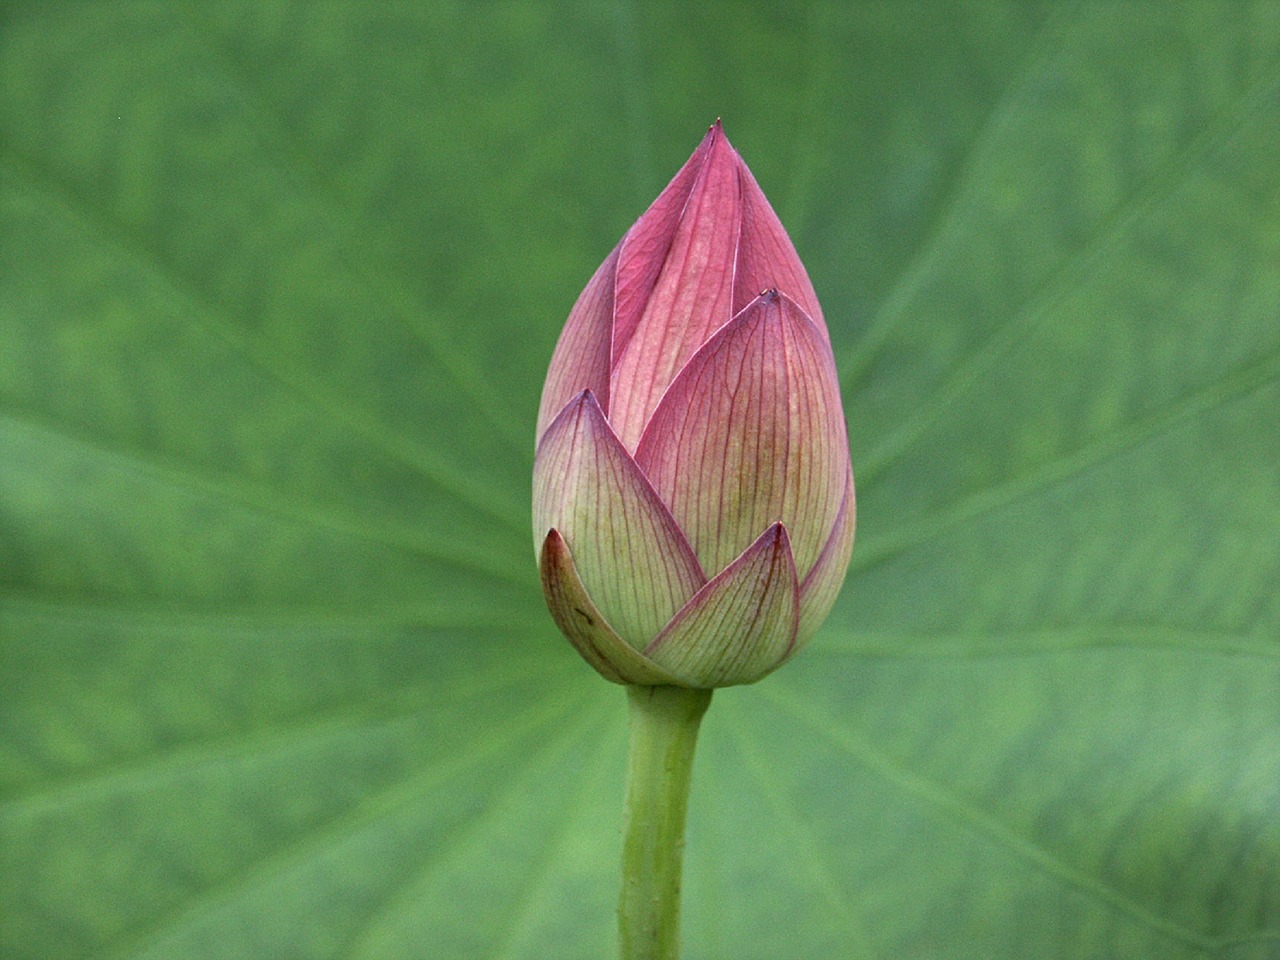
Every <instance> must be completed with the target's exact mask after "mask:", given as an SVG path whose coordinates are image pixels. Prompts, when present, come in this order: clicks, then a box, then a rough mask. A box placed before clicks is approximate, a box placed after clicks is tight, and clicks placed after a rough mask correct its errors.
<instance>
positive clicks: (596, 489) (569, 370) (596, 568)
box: [533, 121, 854, 687]
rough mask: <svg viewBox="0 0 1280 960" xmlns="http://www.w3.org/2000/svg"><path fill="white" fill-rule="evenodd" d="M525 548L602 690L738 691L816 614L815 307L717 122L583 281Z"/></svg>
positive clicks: (548, 412)
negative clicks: (613, 686) (604, 683)
mask: <svg viewBox="0 0 1280 960" xmlns="http://www.w3.org/2000/svg"><path fill="white" fill-rule="evenodd" d="M533 476H534V481H533V518H534V548H535V551H536V553H537V556H538V562H539V567H540V571H541V576H542V587H543V592H544V594H545V596H546V600H547V605H548V607H549V608H550V610H551V614H552V616H553V617H554V618H555V621H556V623H557V625H558V626H559V627H560V629H561V630H562V631H563V632H564V634H565V635H566V636H567V637H568V638H569V640H570V641H571V642H572V643H573V645H574V646H575V647H576V648H577V649H578V651H579V653H581V654H582V656H583V657H584V658H585V659H586V660H587V661H588V662H589V663H590V664H591V665H592V666H593V667H595V668H596V670H598V671H599V672H600V673H601V674H602V675H604V676H605V677H606V678H608V679H610V680H613V681H615V682H619V683H627V684H642V685H652V686H658V685H674V686H683V687H722V686H730V685H733V684H740V683H752V682H754V681H756V680H758V679H760V678H761V677H763V676H764V675H765V674H767V673H769V672H770V671H772V670H774V669H775V668H777V667H778V666H779V665H781V664H782V663H783V662H784V661H786V660H787V659H789V658H790V657H791V656H792V655H793V654H795V653H796V652H797V651H798V650H799V649H800V648H801V647H803V646H804V644H805V643H806V642H807V641H808V639H809V638H810V637H811V636H812V635H813V633H814V631H815V630H816V629H817V628H818V626H819V625H820V624H821V623H822V621H823V620H824V619H825V618H826V616H827V614H828V612H829V611H830V609H831V606H832V604H833V603H834V602H835V598H836V594H837V593H838V592H839V589H840V585H841V583H842V582H843V580H844V575H845V571H846V569H847V568H848V565H849V556H850V552H851V551H852V549H853V530H854V491H853V472H852V469H851V467H850V461H849V446H848V437H847V435H846V432H845V422H844V413H843V411H842V409H841V404H840V392H839V385H838V383H837V380H836V369H835V361H834V358H833V356H832V352H831V344H830V340H829V337H828V334H827V329H826V325H825V323H824V321H823V318H822V311H821V309H820V308H819V306H818V300H817V297H816V296H815V294H814V291H813V286H812V285H811V284H810V282H809V278H808V275H807V274H806V273H805V270H804V267H803V266H802V265H801V263H800V260H799V257H798V256H797V255H796V252H795V249H794V247H792V245H791V241H790V239H789V238H788V237H787V234H786V231H785V230H783V228H782V224H781V223H780V222H779V220H778V217H777V215H776V214H775V213H774V212H773V209H772V208H771V207H770V206H769V202H768V201H767V200H766V199H765V197H764V194H763V193H762V192H761V191H760V187H759V186H758V185H757V184H756V181H755V179H754V178H753V177H752V175H751V172H750V171H749V170H748V169H747V166H746V164H745V163H743V161H742V158H741V157H739V156H738V154H737V152H736V151H735V150H734V149H733V147H732V146H730V144H729V141H728V140H727V139H726V138H725V136H724V132H723V130H722V129H721V127H720V124H719V122H718V121H717V123H716V124H715V125H714V126H712V127H711V129H710V131H709V132H708V133H707V135H706V137H705V139H703V141H702V143H701V144H700V145H699V146H698V149H697V150H696V151H694V154H693V156H692V157H690V159H689V161H688V162H687V163H686V164H685V165H684V167H682V168H681V170H680V172H679V173H677V174H676V176H675V179H673V180H672V181H671V183H670V184H669V185H668V186H667V188H666V189H665V190H663V191H662V193H661V194H660V195H659V196H658V199H657V200H655V201H654V202H653V205H652V206H650V207H649V209H648V210H647V211H646V212H645V213H644V215H643V216H642V217H641V218H640V219H639V220H637V221H636V223H635V224H634V225H633V226H632V227H631V229H630V230H628V231H627V233H626V234H625V235H624V236H623V238H622V240H621V241H620V242H619V244H618V245H617V247H616V248H614V250H613V252H612V253H611V254H610V255H609V256H608V258H607V259H606V260H605V261H604V263H603V264H602V265H601V266H600V268H599V269H598V270H597V271H596V273H595V276H593V277H592V278H591V281H590V282H589V283H588V284H587V287H586V289H585V290H583V292H582V294H581V296H579V298H578V301H577V303H576V304H575V305H574V307H573V310H572V311H571V313H570V314H569V319H568V321H567V323H566V324H565V328H564V331H563V332H562V333H561V335H560V340H559V343H558V344H557V346H556V349H555V353H554V355H553V357H552V360H551V367H550V370H549V371H548V373H547V381H546V385H545V387H544V389H543V394H542V405H541V409H540V411H539V415H538V443H537V450H536V455H535V459H534V473H533Z"/></svg>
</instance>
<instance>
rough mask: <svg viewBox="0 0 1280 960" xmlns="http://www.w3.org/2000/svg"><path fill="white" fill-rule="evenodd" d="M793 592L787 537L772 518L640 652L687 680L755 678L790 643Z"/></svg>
mask: <svg viewBox="0 0 1280 960" xmlns="http://www.w3.org/2000/svg"><path fill="white" fill-rule="evenodd" d="M798 595H799V587H798V585H797V581H796V568H795V562H794V560H793V558H792V556H791V543H790V540H789V539H788V537H787V531H786V528H785V527H784V526H783V525H782V524H780V523H775V524H773V525H772V526H770V527H769V529H767V530H766V531H765V532H764V533H762V534H761V535H760V536H759V538H758V539H757V540H756V541H755V542H754V543H752V544H751V546H750V547H748V548H747V549H746V550H745V551H744V552H743V554H742V555H741V556H740V557H738V558H737V559H736V560H734V561H733V563H731V564H729V566H728V567H726V568H725V569H724V570H723V571H721V572H720V573H719V574H717V575H716V576H715V577H713V578H712V579H711V580H710V581H709V582H708V583H707V585H706V586H705V587H703V588H702V589H701V590H699V591H698V592H697V593H696V594H695V595H694V597H693V599H692V600H690V601H689V602H688V603H687V604H685V606H684V608H683V609H682V610H680V612H679V613H677V614H676V615H675V616H674V617H672V619H671V622H670V623H669V624H667V626H666V627H664V628H663V630H662V633H660V634H659V635H658V636H657V638H656V639H655V640H654V641H653V643H652V644H650V645H649V647H648V649H646V650H645V654H646V655H647V656H648V657H649V658H650V659H651V660H653V661H654V662H655V663H656V664H658V665H659V666H661V667H662V668H663V669H665V670H669V671H671V672H672V673H677V674H679V675H680V676H682V677H684V678H686V680H687V681H688V684H687V685H691V686H695V687H728V686H734V685H736V684H741V683H754V682H755V681H757V680H759V679H760V678H761V677H763V676H765V675H766V674H768V673H770V672H772V671H773V670H774V669H776V668H777V667H778V666H779V664H781V663H782V662H783V661H784V660H785V659H786V658H787V655H788V653H789V652H790V650H791V648H792V647H793V646H794V645H795V637H796V629H797V627H798V624H799V597H798Z"/></svg>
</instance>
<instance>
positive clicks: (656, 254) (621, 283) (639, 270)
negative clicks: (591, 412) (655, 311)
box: [601, 120, 724, 413]
mask: <svg viewBox="0 0 1280 960" xmlns="http://www.w3.org/2000/svg"><path fill="white" fill-rule="evenodd" d="M723 139H724V132H723V131H722V130H721V129H720V121H718V120H717V121H716V122H715V123H714V124H713V125H712V126H711V128H710V129H709V130H708V131H707V135H706V136H705V137H703V138H702V143H700V144H698V149H697V150H695V151H693V156H691V157H690V158H689V159H688V160H687V161H685V165H684V166H683V167H681V168H680V170H679V172H678V173H677V174H676V175H675V176H674V177H672V178H671V182H670V183H669V184H667V186H666V188H665V189H664V190H663V191H662V193H660V194H658V199H656V200H654V201H653V203H652V204H650V205H649V209H648V210H646V211H645V212H644V213H643V214H642V215H641V216H640V219H639V220H637V221H636V222H635V223H634V224H632V225H631V229H630V230H628V231H627V233H626V236H624V237H623V238H622V242H621V243H620V244H619V245H618V248H619V250H620V252H621V256H620V258H619V261H618V282H617V288H616V291H617V292H616V296H615V303H616V309H615V311H614V318H613V320H614V328H613V353H614V356H620V355H621V354H622V353H623V351H625V350H626V348H627V344H629V343H630V342H631V337H632V336H633V335H634V334H635V332H636V327H637V326H638V325H639V323H640V318H641V317H642V316H643V315H644V311H645V306H646V305H647V304H648V302H649V297H650V295H651V294H652V293H653V288H654V286H655V285H657V282H658V277H659V275H660V274H661V273H662V265H663V264H664V263H665V262H666V260H667V254H668V253H670V251H671V244H672V242H673V241H674V240H675V238H676V231H677V229H678V228H679V226H680V216H681V214H683V213H684V209H685V207H686V206H687V205H688V203H689V195H690V193H691V192H692V191H693V188H694V184H695V183H696V182H697V180H698V176H699V174H700V173H701V172H702V168H703V165H704V164H705V163H706V161H707V158H708V157H709V156H710V155H711V152H712V149H713V147H714V146H715V145H716V144H717V143H718V142H720V141H722V140H723ZM601 406H602V407H603V408H604V410H605V412H606V413H609V407H608V405H607V404H601Z"/></svg>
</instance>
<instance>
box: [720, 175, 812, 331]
mask: <svg viewBox="0 0 1280 960" xmlns="http://www.w3.org/2000/svg"><path fill="white" fill-rule="evenodd" d="M738 175H739V177H740V178H741V192H742V236H741V238H740V239H739V241H738V268H737V277H736V278H735V280H734V285H733V312H734V313H735V314H736V313H737V312H738V311H739V310H741V309H742V308H743V307H745V306H746V305H747V304H749V303H750V302H751V301H752V300H754V299H755V298H756V297H757V296H759V295H760V292H761V291H762V290H770V289H772V290H781V291H782V292H783V293H785V294H786V295H787V296H788V297H790V298H791V299H792V300H794V301H795V302H796V303H798V304H799V305H800V309H802V310H803V311H804V312H805V313H807V314H808V315H809V318H810V319H811V320H813V322H814V323H815V324H817V326H818V329H819V330H821V331H822V335H823V337H824V338H825V339H827V340H828V342H829V341H830V337H829V336H828V334H827V325H826V322H825V321H824V320H823V319H822V307H820V306H819V305H818V295H817V294H816V293H814V291H813V284H812V283H811V282H810V280H809V274H808V273H807V272H805V269H804V264H802V263H801V262H800V256H799V255H798V254H797V253H796V248H795V247H794V246H792V243H791V238H790V237H789V236H787V231H786V230H785V229H783V226H782V221H781V220H779V219H778V215H777V214H776V213H774V212H773V207H772V206H770V205H769V201H768V199H767V198H766V197H765V195H764V192H763V191H762V190H761V189H760V185H759V184H758V183H756V178H755V177H753V176H752V175H751V171H750V170H748V169H747V165H746V164H745V163H743V164H740V165H739V168H738Z"/></svg>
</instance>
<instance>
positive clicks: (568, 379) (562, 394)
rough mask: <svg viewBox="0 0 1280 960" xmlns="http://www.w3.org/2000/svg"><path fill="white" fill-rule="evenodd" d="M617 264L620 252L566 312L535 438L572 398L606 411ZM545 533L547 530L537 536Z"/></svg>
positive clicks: (588, 284) (548, 373) (606, 261)
mask: <svg viewBox="0 0 1280 960" xmlns="http://www.w3.org/2000/svg"><path fill="white" fill-rule="evenodd" d="M617 265H618V249H617V248H615V249H614V251H613V252H612V253H611V254H609V256H608V257H606V258H605V261H604V263H602V264H601V265H600V268H599V269H598V270H596V272H595V275H594V276H593V277H592V278H591V280H590V281H588V283H587V286H586V288H585V289H584V290H583V291H582V293H581V294H579V295H578V302H577V303H575V304H574V305H573V309H572V310H570V311H569V319H568V320H567V321H565V325H564V329H563V330H562V331H561V332H560V339H559V341H557V343H556V349H555V352H554V353H553V354H552V355H551V366H550V367H549V368H548V369H547V380H546V383H545V384H544V385H543V387H542V403H541V405H540V406H539V408H538V437H539V438H541V437H542V435H543V433H545V432H546V429H547V427H548V426H550V425H551V421H552V420H554V419H555V417H556V414H558V413H559V412H560V411H561V410H563V409H564V406H565V404H566V403H568V402H569V401H570V400H571V399H573V397H575V396H576V395H577V394H579V393H581V392H582V391H583V390H590V391H592V392H593V393H594V394H595V395H596V399H597V400H598V401H599V402H600V404H601V405H602V406H603V407H604V408H605V409H606V410H607V409H608V408H609V361H610V356H611V354H610V349H611V348H610V342H611V339H612V337H613V308H614V282H615V278H616V273H617ZM541 532H542V533H545V532H546V531H545V530H544V531H541Z"/></svg>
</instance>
